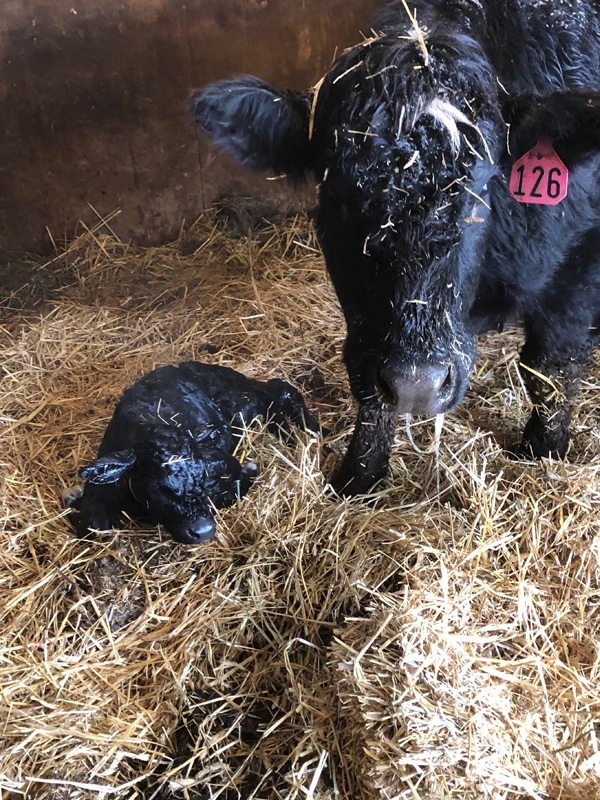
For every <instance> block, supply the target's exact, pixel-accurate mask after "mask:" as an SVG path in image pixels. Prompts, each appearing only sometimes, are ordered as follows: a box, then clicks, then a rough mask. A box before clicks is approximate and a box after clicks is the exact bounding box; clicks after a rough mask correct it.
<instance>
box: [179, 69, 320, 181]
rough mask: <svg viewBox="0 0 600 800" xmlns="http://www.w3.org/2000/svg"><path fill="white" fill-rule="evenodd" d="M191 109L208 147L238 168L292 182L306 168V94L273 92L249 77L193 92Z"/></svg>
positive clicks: (308, 111)
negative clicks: (213, 146)
mask: <svg viewBox="0 0 600 800" xmlns="http://www.w3.org/2000/svg"><path fill="white" fill-rule="evenodd" d="M191 107H192V112H193V114H194V117H195V119H196V122H197V123H198V124H199V125H201V126H202V127H203V128H204V129H205V130H206V131H207V132H208V134H209V136H210V138H211V140H212V142H213V143H214V144H216V145H219V146H220V147H222V148H223V149H224V150H226V151H227V152H228V153H230V154H231V155H232V156H233V157H234V158H235V159H236V160H237V161H239V163H240V164H243V165H244V166H246V167H249V168H250V169H253V170H255V171H257V172H268V171H273V172H274V173H276V174H280V173H285V174H287V175H289V176H290V177H292V178H299V177H301V176H302V175H304V174H305V173H306V171H307V170H308V169H309V164H308V150H309V138H308V122H309V117H310V101H309V96H308V95H304V94H301V93H299V92H278V91H276V90H275V89H273V88H272V87H271V86H269V85H268V84H267V83H264V81H261V80H259V79H258V78H254V77H251V76H249V77H240V78H235V79H233V80H228V81H218V82H217V83H213V84H211V85H210V86H207V87H206V88H205V89H198V90H197V91H196V92H194V94H193V96H192V100H191Z"/></svg>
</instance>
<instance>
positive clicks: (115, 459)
mask: <svg viewBox="0 0 600 800" xmlns="http://www.w3.org/2000/svg"><path fill="white" fill-rule="evenodd" d="M134 464H135V450H133V448H130V449H128V450H120V451H119V452H118V453H109V454H108V455H107V456H102V457H101V458H97V459H96V460H95V461H92V463H91V464H88V465H87V466H85V467H82V468H81V469H80V470H79V475H80V476H81V477H82V478H85V480H86V481H89V482H90V483H97V484H103V483H115V482H116V481H118V480H119V478H120V477H121V475H123V474H124V473H125V472H127V470H129V469H131V467H132V466H133V465H134Z"/></svg>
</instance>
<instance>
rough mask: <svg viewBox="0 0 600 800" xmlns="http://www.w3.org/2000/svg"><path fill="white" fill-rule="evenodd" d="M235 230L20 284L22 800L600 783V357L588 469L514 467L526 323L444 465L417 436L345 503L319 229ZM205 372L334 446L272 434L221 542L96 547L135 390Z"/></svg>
mask: <svg viewBox="0 0 600 800" xmlns="http://www.w3.org/2000/svg"><path fill="white" fill-rule="evenodd" d="M229 216H230V218H229V219H227V220H223V219H222V218H219V217H218V215H215V214H207V215H206V216H204V217H203V218H202V219H201V220H200V221H199V222H198V223H197V224H196V225H195V226H194V227H193V228H192V229H191V230H189V231H185V232H182V235H181V237H180V239H179V241H178V242H175V243H174V244H172V245H168V246H165V247H159V248H153V249H142V248H136V247H131V246H128V245H125V244H122V243H120V242H119V241H118V240H117V239H116V238H115V237H114V236H112V235H111V232H110V230H109V228H108V225H107V224H102V223H99V224H98V226H97V228H96V229H95V230H93V231H91V232H84V233H83V235H82V236H81V237H79V238H78V239H77V240H76V241H75V242H74V243H73V244H72V245H71V246H70V247H69V248H68V249H67V251H66V252H65V253H64V254H63V255H61V256H60V257H58V258H57V259H56V260H55V261H54V262H53V263H52V264H50V265H48V266H47V267H46V268H44V269H40V268H39V267H34V266H33V265H32V266H31V269H33V270H34V273H33V275H32V276H31V279H30V280H29V283H28V286H24V287H22V288H21V287H17V288H16V289H14V273H13V289H14V291H13V293H12V294H11V295H10V296H9V297H8V299H7V300H6V302H5V304H4V308H3V310H2V312H1V313H2V319H3V326H2V328H1V329H0V350H1V363H2V388H1V392H2V393H1V396H2V411H1V414H2V448H1V450H0V464H1V478H2V485H3V490H2V496H1V503H2V506H1V516H2V527H3V530H4V534H3V546H2V549H1V550H0V559H1V566H0V609H1V612H0V613H1V616H2V625H1V629H0V630H1V637H2V639H1V645H0V687H1V691H2V695H1V712H0V739H1V741H2V743H3V744H2V748H1V752H0V785H1V786H2V790H3V793H2V797H3V798H6V797H9V798H19V797H22V796H23V795H25V796H26V797H28V798H53V799H56V800H67V799H69V800H70V799H71V798H73V799H74V798H93V799H94V800H95V799H96V798H104V797H107V798H118V800H121V799H124V798H146V799H147V800H150V798H157V800H169V799H174V798H177V800H179V799H183V798H185V799H186V800H187V799H188V798H189V799H190V800H194V799H195V800H205V799H206V800H208V798H211V800H212V799H214V800H216V798H221V799H222V800H233V799H234V798H243V800H251V798H256V800H259V799H260V798H263V799H266V798H268V799H269V800H270V799H271V798H282V799H283V798H286V800H287V799H289V800H292V799H293V798H298V800H300V799H302V800H307V799H308V800H310V799H311V798H314V800H316V799H317V798H321V800H334V798H364V799H366V798H374V799H375V800H376V799H377V798H382V800H383V799H384V798H385V799H386V800H388V799H389V798H403V799H404V798H405V799H406V800H408V799H409V798H410V799H411V800H413V799H416V798H450V797H452V798H461V800H462V799H463V798H464V799H465V800H470V799H471V798H473V799H475V798H494V799H495V800H496V799H497V800H500V799H503V800H504V799H506V800H508V799H509V798H511V799H512V798H518V797H532V798H544V797H550V798H556V799H558V798H561V799H562V800H569V799H572V800H575V798H577V799H578V800H592V798H600V749H599V736H600V647H599V636H600V483H599V477H600V428H599V425H598V420H597V419H596V417H595V416H594V409H595V407H596V403H597V401H598V396H599V395H598V387H597V386H596V385H595V384H596V383H598V382H599V381H600V365H599V364H598V363H597V362H596V364H595V371H594V372H593V373H592V375H591V377H590V378H589V381H588V383H587V384H586V387H585V390H584V403H583V404H582V406H581V409H580V412H579V415H578V417H577V419H576V420H575V424H574V427H573V430H574V444H573V448H572V452H571V462H570V463H569V464H561V463H558V464H556V463H555V464H551V463H542V464H537V463H524V462H517V461H515V460H513V459H511V458H510V457H509V455H508V448H510V447H511V446H513V445H514V444H516V442H517V441H518V438H519V431H520V430H521V429H522V426H523V424H524V421H525V418H526V414H527V408H528V404H527V400H526V397H525V394H524V390H523V388H522V386H521V383H520V381H519V378H518V373H517V368H516V363H517V356H516V354H517V352H518V349H519V344H520V337H519V334H518V333H513V334H511V335H509V336H506V335H505V336H503V337H497V336H491V337H489V338H487V339H486V340H485V341H484V342H483V343H482V345H481V359H480V361H479V364H478V368H477V372H476V374H475V375H474V377H473V380H472V383H471V389H470V392H469V395H468V397H467V399H466V402H465V404H464V405H463V406H462V407H461V408H460V409H459V410H458V411H457V412H455V413H453V414H451V415H449V416H448V418H447V422H446V426H445V429H444V432H443V435H442V442H441V448H440V453H439V463H436V459H435V456H432V455H421V454H419V453H417V452H415V451H414V450H413V449H412V448H411V446H410V445H409V444H408V443H407V442H406V437H405V435H404V434H403V433H402V432H401V430H399V434H398V442H397V447H396V450H395V453H394V457H393V480H392V482H391V483H390V485H389V486H388V487H387V488H384V489H382V490H381V491H379V492H378V493H377V494H375V495H374V496H373V497H372V498H371V499H370V500H369V501H352V502H348V501H343V502H341V501H339V500H337V499H335V498H334V497H333V495H332V493H331V490H330V489H329V488H328V486H327V481H326V478H324V477H323V474H325V476H327V477H328V476H330V475H331V472H332V470H333V468H334V464H335V460H336V457H339V455H340V453H341V452H342V451H343V448H344V446H345V443H346V442H347V441H348V437H349V433H350V429H351V423H352V418H353V411H352V409H351V404H350V402H349V399H348V390H347V384H346V380H345V376H344V372H343V368H342V366H341V361H340V352H341V346H342V341H343V326H342V321H341V316H340V313H339V310H338V308H337V305H336V303H335V301H334V298H333V293H332V290H331V288H330V286H329V285H328V282H327V279H326V276H325V272H324V268H323V263H322V259H321V257H320V255H319V253H318V250H317V247H316V243H315V240H314V237H313V234H312V232H311V229H310V226H309V225H308V223H307V222H306V220H304V219H291V220H285V221H283V222H281V224H267V223H264V224H263V225H259V226H255V228H254V230H252V232H251V233H250V235H240V232H239V231H237V230H236V227H235V224H234V223H235V220H234V221H233V222H232V219H231V214H230V215H229ZM246 222H247V220H246ZM246 222H245V223H244V227H245V224H246ZM49 274H50V275H51V276H52V277H51V279H49V280H45V279H44V276H45V275H46V276H47V275H49ZM189 358H196V359H199V360H210V361H212V362H217V363H221V364H226V365H229V366H233V367H236V368H239V369H241V370H243V371H245V372H246V373H247V374H249V375H253V376H256V377H261V378H266V377H272V376H281V377H285V378H287V379H289V380H291V381H293V382H294V383H296V384H297V385H298V386H299V387H300V388H301V389H302V390H303V391H304V392H305V394H306V396H307V399H308V402H309V405H311V407H312V408H313V409H315V410H316V411H317V412H318V413H319V415H320V417H321V419H322V420H323V422H324V423H325V424H326V425H327V426H328V427H329V428H331V430H332V435H331V437H330V439H329V440H328V442H327V444H328V449H329V452H325V453H324V452H322V449H321V445H320V443H319V442H318V441H316V440H315V439H314V438H311V437H310V436H308V435H300V437H299V439H298V440H297V441H295V442H292V443H290V444H286V443H283V442H281V441H279V440H278V439H277V438H274V437H272V436H271V435H270V434H268V433H266V432H257V433H254V434H252V435H251V437H250V440H249V442H248V451H249V455H250V457H251V458H252V459H253V460H255V461H257V462H258V464H259V466H260V470H261V474H260V479H259V481H258V482H257V484H256V485H255V487H254V488H253V489H252V490H251V492H250V493H249V495H248V496H247V497H246V498H245V499H244V500H243V501H242V502H240V503H239V504H238V505H237V506H235V507H233V508H231V509H228V510H226V511H224V512H222V513H221V514H220V519H219V529H218V534H217V537H216V540H215V541H213V542H212V543H210V544H207V545H200V546H197V547H186V546H182V545H176V544H174V543H173V541H172V540H171V539H170V538H169V536H168V535H166V534H165V533H164V532H163V531H160V530H157V529H150V530H142V529H139V528H134V527H132V528H131V529H129V530H124V531H121V532H115V533H113V534H106V535H104V536H103V537H101V538H99V539H98V541H95V542H91V543H90V542H81V541H76V540H75V539H74V538H73V537H72V535H71V531H70V528H69V525H68V521H67V519H65V513H64V512H63V511H62V509H61V506H60V503H59V499H58V498H59V495H60V492H61V490H62V489H63V488H65V487H66V486H69V485H71V484H73V483H74V482H75V480H76V473H77V469H78V467H80V466H81V465H82V464H83V463H85V462H86V460H88V459H90V458H92V457H93V455H94V454H95V448H96V447H97V445H98V443H99V440H100V437H101V434H102V432H103V429H104V426H105V425H106V422H107V420H108V419H109V417H110V414H111V412H112V408H113V406H114V403H115V400H116V398H117V397H118V396H119V394H120V393H121V392H122V391H123V389H125V388H126V387H127V386H128V385H130V384H131V383H132V382H133V381H134V380H135V379H136V378H137V377H139V376H140V375H141V374H142V373H144V372H146V371H147V370H149V369H152V368H153V367H155V366H157V365H160V364H166V363H171V362H177V361H179V360H183V359H189ZM414 435H415V438H416V441H417V443H420V444H421V445H424V444H426V443H427V441H428V440H429V437H430V435H431V426H430V425H428V424H422V425H421V426H416V428H415V430H414Z"/></svg>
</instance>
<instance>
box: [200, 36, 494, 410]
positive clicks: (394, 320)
mask: <svg viewBox="0 0 600 800" xmlns="http://www.w3.org/2000/svg"><path fill="white" fill-rule="evenodd" d="M193 108H194V112H195V116H196V120H197V121H198V122H199V123H200V124H201V125H202V126H203V127H204V128H205V129H206V130H207V131H208V133H209V135H210V136H211V138H212V140H213V141H214V142H215V143H216V144H218V145H220V146H222V147H223V148H224V149H226V150H227V151H229V152H230V153H231V154H232V155H233V156H234V157H235V158H237V160H238V161H240V162H241V163H242V164H245V165H246V166H249V167H250V168H252V169H255V170H258V171H265V170H273V171H275V172H276V173H281V172H283V173H286V174H287V175H289V176H290V177H292V178H295V179H297V178H299V177H301V176H303V175H304V174H306V173H309V172H312V173H314V175H315V176H316V178H317V181H318V182H319V184H320V191H319V208H318V215H317V230H318V235H319V239H320V242H321V246H322V248H323V251H324V254H325V259H326V262H327V268H328V271H329V273H330V276H331V279H332V281H333V284H334V286H335V289H336V292H337V295H338V298H339V300H340V303H341V305H342V308H343V311H344V315H345V319H346V324H347V340H346V347H345V361H346V366H347V369H348V373H349V378H350V384H351V388H352V391H353V393H354V395H355V396H356V397H357V398H358V399H359V400H361V401H363V402H368V401H370V400H372V399H376V398H377V399H383V400H385V401H388V402H390V403H394V404H395V405H396V407H397V410H398V411H399V412H401V413H414V414H428V415H429V414H438V413H443V412H444V411H447V410H449V409H450V408H453V407H454V406H455V405H456V404H457V403H458V402H459V401H460V400H461V399H462V396H463V393H464V390H465V386H466V380H467V377H468V373H469V370H470V368H471V364H472V361H473V358H474V345H473V341H472V337H471V335H470V334H469V332H468V326H467V324H466V320H467V317H468V311H469V307H470V304H471V303H472V299H473V292H474V285H475V281H476V277H475V273H476V271H477V263H478V259H479V257H480V251H481V242H482V239H483V237H482V236H481V234H482V231H483V229H484V228H485V218H486V214H487V207H486V201H485V197H482V195H484V194H485V191H486V185H487V182H488V181H489V179H490V177H491V175H492V174H493V172H494V169H495V168H494V166H493V163H492V162H493V160H494V151H495V150H497V149H498V148H499V142H500V131H501V126H502V122H501V118H500V115H499V112H498V108H497V100H496V86H495V82H494V81H493V80H492V76H491V72H490V68H489V65H488V62H487V60H486V58H485V56H484V54H483V53H482V51H481V49H480V48H479V47H478V45H477V43H476V42H475V40H474V39H472V38H470V37H469V36H467V35H464V34H462V33H459V32H458V31H453V30H452V29H451V28H448V29H444V30H442V29H438V30H431V31H430V32H429V35H428V38H427V41H426V47H425V46H424V45H423V42H420V41H419V39H418V37H416V36H415V35H414V31H412V29H411V28H409V29H408V30H407V31H401V32H400V33H399V34H393V35H392V34H389V35H380V36H375V37H374V38H373V39H372V40H370V41H367V42H365V43H363V44H362V45H360V46H358V47H356V48H353V49H352V50H350V51H347V52H346V53H344V54H343V55H342V56H341V57H340V58H339V59H338V60H337V61H336V62H335V63H334V65H333V67H332V68H331V70H330V71H329V73H328V74H327V75H326V76H325V78H324V79H323V81H322V83H321V85H320V86H319V87H318V89H315V90H314V91H313V92H312V93H309V94H306V95H302V94H300V93H294V92H278V91H276V90H274V89H272V88H271V87H270V86H268V85H267V84H265V83H263V82H262V81H259V80H258V79H256V78H252V77H246V78H238V79H234V80H230V81H222V82H219V83H216V84H213V85H211V86H209V87H208V88H206V89H204V90H200V91H198V92H197V93H196V94H195V95H194V98H193Z"/></svg>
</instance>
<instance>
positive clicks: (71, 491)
mask: <svg viewBox="0 0 600 800" xmlns="http://www.w3.org/2000/svg"><path fill="white" fill-rule="evenodd" d="M82 495H83V486H82V485H81V484H78V485H77V486H69V487H68V488H67V489H63V490H62V492H61V494H60V498H61V500H62V503H63V505H64V507H65V508H73V507H74V506H76V504H77V501H78V500H79V498H80V497H81V496H82Z"/></svg>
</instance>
